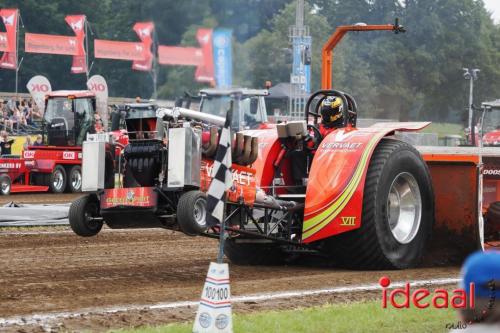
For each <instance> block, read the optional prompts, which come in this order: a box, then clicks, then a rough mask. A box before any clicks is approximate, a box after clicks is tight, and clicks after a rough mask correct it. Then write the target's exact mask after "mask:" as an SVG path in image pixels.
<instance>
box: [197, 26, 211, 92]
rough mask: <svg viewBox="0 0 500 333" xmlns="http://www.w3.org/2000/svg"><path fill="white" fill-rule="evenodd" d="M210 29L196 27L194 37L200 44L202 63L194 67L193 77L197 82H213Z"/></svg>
mask: <svg viewBox="0 0 500 333" xmlns="http://www.w3.org/2000/svg"><path fill="white" fill-rule="evenodd" d="M212 34H213V30H212V29H198V31H197V32H196V39H197V40H198V43H200V45H201V51H202V54H203V64H202V65H201V66H198V68H196V72H195V73H194V78H195V80H196V81H198V82H208V83H210V84H214V83H215V78H214V56H213V50H212Z"/></svg>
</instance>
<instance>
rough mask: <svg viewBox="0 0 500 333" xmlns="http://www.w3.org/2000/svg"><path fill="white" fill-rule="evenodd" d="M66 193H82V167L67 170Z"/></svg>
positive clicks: (76, 166) (75, 166) (77, 166)
mask: <svg viewBox="0 0 500 333" xmlns="http://www.w3.org/2000/svg"><path fill="white" fill-rule="evenodd" d="M67 183H68V184H67V189H66V190H67V191H68V192H71V193H77V192H81V191H82V167H81V166H79V165H74V166H72V167H71V169H70V170H69V177H68V181H67Z"/></svg>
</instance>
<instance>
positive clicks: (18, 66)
mask: <svg viewBox="0 0 500 333" xmlns="http://www.w3.org/2000/svg"><path fill="white" fill-rule="evenodd" d="M23 60H24V57H22V58H21V61H19V63H18V64H17V68H16V97H17V86H18V81H19V80H18V78H19V70H20V69H21V64H22V63H23Z"/></svg>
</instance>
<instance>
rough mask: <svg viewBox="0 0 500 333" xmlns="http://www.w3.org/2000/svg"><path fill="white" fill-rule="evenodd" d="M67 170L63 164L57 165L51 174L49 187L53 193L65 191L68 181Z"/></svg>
mask: <svg viewBox="0 0 500 333" xmlns="http://www.w3.org/2000/svg"><path fill="white" fill-rule="evenodd" d="M67 180H68V179H67V176H66V170H64V167H62V166H61V165H56V167H55V168H54V170H53V171H52V173H51V174H50V180H49V188H50V191H51V192H52V193H63V192H64V190H65V189H66V182H67Z"/></svg>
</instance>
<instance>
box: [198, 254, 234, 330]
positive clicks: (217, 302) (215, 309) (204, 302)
mask: <svg viewBox="0 0 500 333" xmlns="http://www.w3.org/2000/svg"><path fill="white" fill-rule="evenodd" d="M231 312H232V311H231V290H230V288H229V266H228V264H218V263H214V262H211V263H210V267H209V268H208V273H207V278H206V279H205V285H204V286H203V290H202V292H201V299H200V305H199V306H198V311H197V312H196V319H195V321H194V325H193V333H232V332H233V319H232V314H231Z"/></svg>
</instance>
